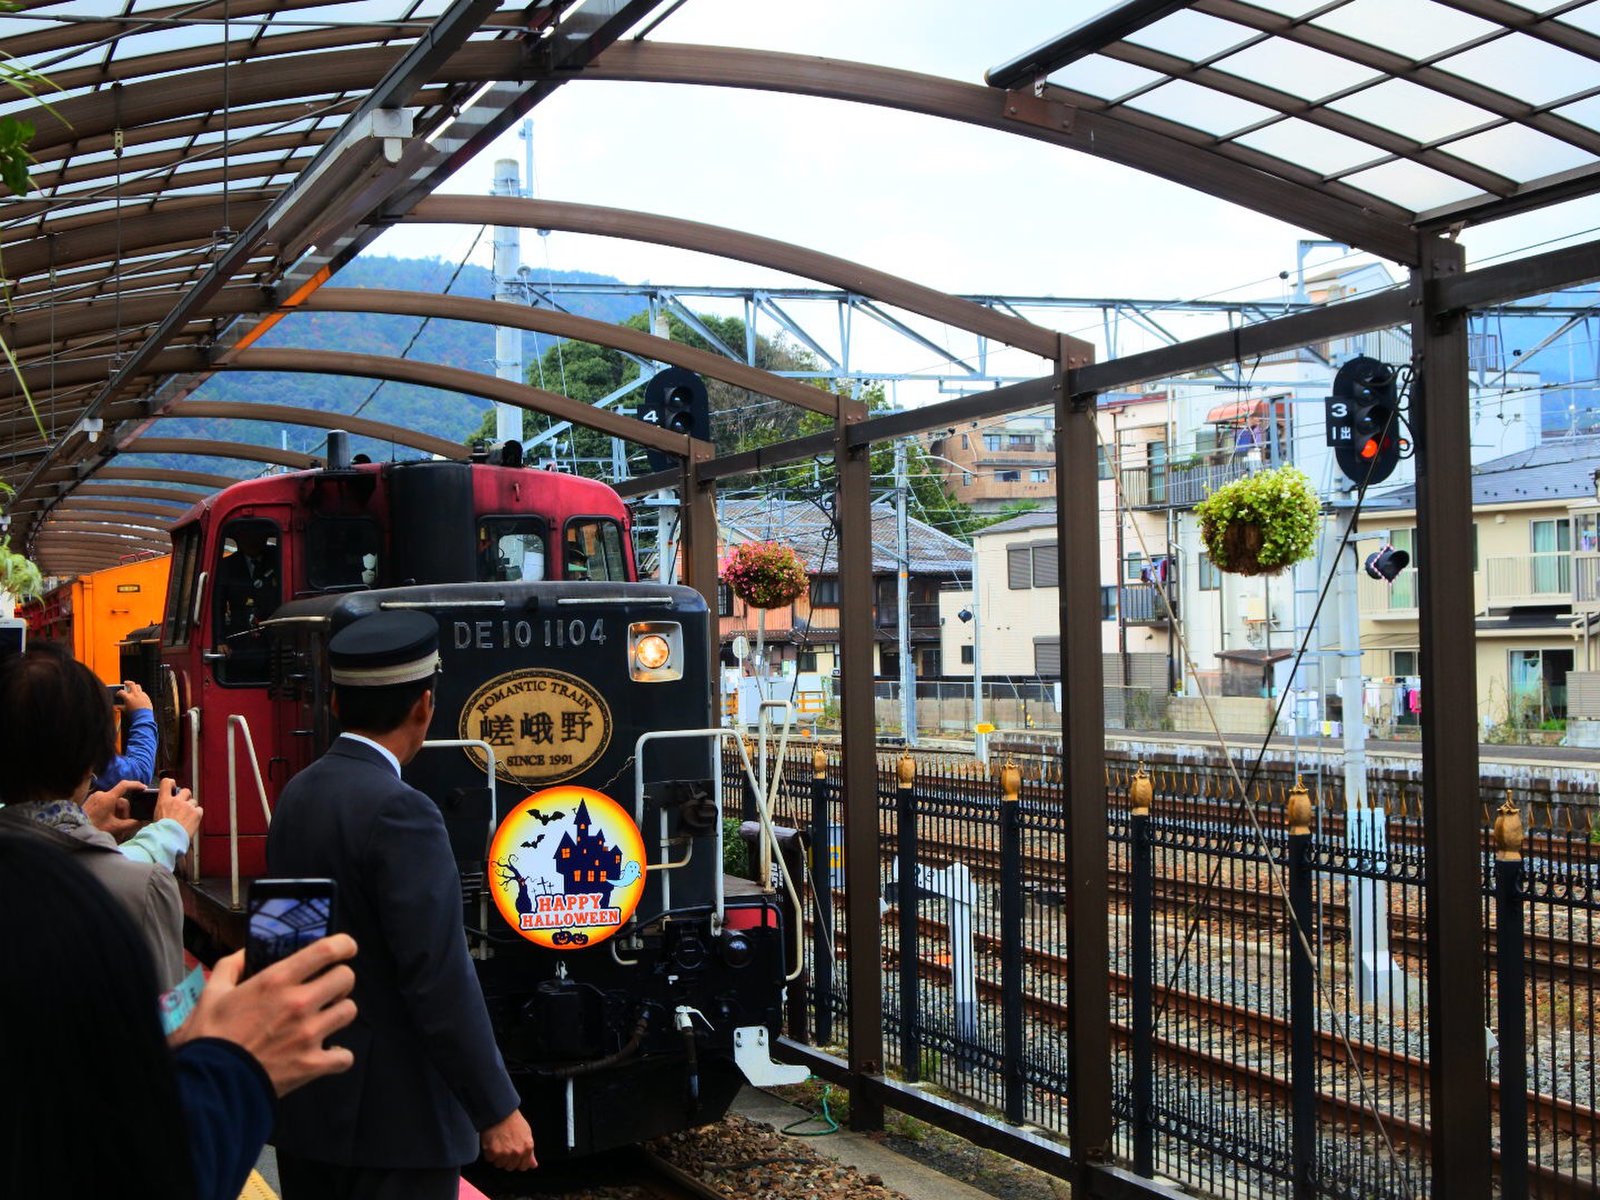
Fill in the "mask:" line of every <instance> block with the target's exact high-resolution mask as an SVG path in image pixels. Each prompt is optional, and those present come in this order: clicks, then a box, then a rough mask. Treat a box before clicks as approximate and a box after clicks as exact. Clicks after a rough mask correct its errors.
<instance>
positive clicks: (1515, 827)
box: [1494, 788, 1522, 862]
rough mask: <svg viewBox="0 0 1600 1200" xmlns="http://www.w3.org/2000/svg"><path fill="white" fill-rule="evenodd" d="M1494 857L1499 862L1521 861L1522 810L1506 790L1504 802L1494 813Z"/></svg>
mask: <svg viewBox="0 0 1600 1200" xmlns="http://www.w3.org/2000/svg"><path fill="white" fill-rule="evenodd" d="M1494 856H1495V857H1496V858H1497V859H1499V860H1500V861H1501V862H1520V861H1522V810H1521V809H1519V808H1518V807H1517V805H1516V802H1515V801H1513V800H1512V799H1511V791H1510V789H1509V788H1508V789H1507V790H1506V802H1505V803H1504V804H1502V805H1501V806H1500V808H1499V810H1498V811H1497V812H1496V813H1495V818H1494Z"/></svg>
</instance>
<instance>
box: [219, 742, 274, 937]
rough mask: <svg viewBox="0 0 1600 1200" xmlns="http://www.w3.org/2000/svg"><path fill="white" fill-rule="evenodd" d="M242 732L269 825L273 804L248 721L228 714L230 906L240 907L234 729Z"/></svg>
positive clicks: (237, 800) (236, 761)
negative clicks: (262, 775)
mask: <svg viewBox="0 0 1600 1200" xmlns="http://www.w3.org/2000/svg"><path fill="white" fill-rule="evenodd" d="M235 730H238V731H239V732H241V733H243V734H244V748H245V749H246V750H248V751H249V752H250V770H251V772H252V773H253V774H254V775H255V777H256V795H257V796H258V797H260V799H261V813H262V816H264V817H265V818H266V824H267V825H268V826H270V825H271V824H272V806H271V805H270V804H268V803H267V785H266V784H265V783H264V782H263V781H262V779H261V763H260V762H259V761H258V760H257V758H256V744H255V739H254V738H252V737H251V736H250V722H249V721H247V720H245V718H244V716H243V714H241V713H229V714H228V872H229V878H230V881H231V885H232V891H231V896H232V900H233V907H234V908H238V907H239V763H238V756H237V753H236V751H235V746H236V745H237V744H238V743H237V742H236V741H235V739H234V731H235Z"/></svg>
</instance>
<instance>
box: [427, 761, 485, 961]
mask: <svg viewBox="0 0 1600 1200" xmlns="http://www.w3.org/2000/svg"><path fill="white" fill-rule="evenodd" d="M471 746H476V747H477V748H478V749H479V750H482V751H483V759H484V771H485V773H486V774H487V775H488V776H489V832H488V836H487V837H486V838H485V839H484V843H483V855H484V858H485V859H487V858H488V857H489V850H490V847H491V846H492V845H493V844H494V835H495V830H497V829H499V828H500V793H499V791H498V790H497V789H496V787H495V773H494V772H495V764H494V747H493V746H491V745H490V744H489V743H488V742H485V741H480V740H479V739H477V738H439V739H437V740H434V739H429V740H428V741H425V742H423V743H422V748H423V749H424V750H448V749H459V750H465V749H467V748H468V747H471ZM484 883H485V886H484V887H483V888H482V889H481V890H480V891H479V892H478V927H479V928H480V929H482V930H484V936H483V945H482V946H480V947H479V948H478V949H477V950H475V951H470V952H469V953H471V954H473V956H474V957H476V958H478V959H479V960H483V959H487V958H488V957H489V955H490V949H489V935H488V929H489V888H488V886H487V885H488V876H487V875H485V877H484Z"/></svg>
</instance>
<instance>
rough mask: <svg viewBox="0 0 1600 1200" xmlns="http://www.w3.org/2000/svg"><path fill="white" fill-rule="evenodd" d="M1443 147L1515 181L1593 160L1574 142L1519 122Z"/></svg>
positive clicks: (1552, 173)
mask: <svg viewBox="0 0 1600 1200" xmlns="http://www.w3.org/2000/svg"><path fill="white" fill-rule="evenodd" d="M1446 149H1447V150H1449V152H1450V153H1451V154H1455V155H1459V156H1460V157H1462V158H1465V159H1468V160H1470V161H1472V162H1475V163H1481V164H1482V165H1483V166H1485V167H1488V168H1489V169H1490V170H1491V171H1494V172H1496V173H1497V174H1500V175H1505V176H1508V177H1509V178H1511V179H1514V180H1516V181H1517V182H1518V183H1528V182H1531V181H1532V180H1535V179H1539V178H1542V177H1543V176H1545V175H1554V174H1556V173H1557V172H1558V171H1569V170H1572V169H1573V168H1576V167H1582V166H1585V165H1587V164H1589V163H1591V162H1593V156H1592V155H1590V154H1587V153H1585V152H1584V151H1582V150H1580V149H1578V148H1577V147H1576V146H1573V145H1571V144H1569V143H1567V142H1562V141H1558V140H1556V139H1555V138H1553V137H1546V136H1545V135H1544V134H1542V133H1538V132H1536V131H1535V130H1532V129H1524V128H1523V127H1522V126H1520V125H1502V126H1500V127H1499V128H1498V129H1491V130H1488V131H1487V132H1485V133H1478V134H1474V135H1473V136H1472V137H1467V138H1462V139H1461V140H1460V141H1456V142H1451V143H1450V144H1449V145H1448V146H1447V147H1446Z"/></svg>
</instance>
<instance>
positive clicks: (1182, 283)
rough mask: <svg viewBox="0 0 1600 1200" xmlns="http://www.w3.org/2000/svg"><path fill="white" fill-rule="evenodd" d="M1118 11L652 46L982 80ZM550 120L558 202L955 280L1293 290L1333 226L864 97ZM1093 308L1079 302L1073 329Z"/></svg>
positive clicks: (541, 164)
mask: <svg viewBox="0 0 1600 1200" xmlns="http://www.w3.org/2000/svg"><path fill="white" fill-rule="evenodd" d="M1386 2H1387V0H1386ZM1404 2H1405V0H1401V3H1404ZM1104 7H1105V4H1104V0H1068V2H1065V3H1062V2H1059V0H1058V2H1056V3H1047V2H1043V0H985V3H983V4H972V3H971V2H970V0H872V2H870V3H867V2H863V0H809V2H808V3H806V4H804V5H798V6H796V5H777V4H768V3H758V2H754V0H688V3H687V4H685V5H684V6H683V7H682V8H681V9H680V10H679V11H678V12H677V13H675V14H674V15H673V16H672V17H670V18H669V19H668V20H667V21H666V22H665V23H664V24H663V25H662V26H661V27H660V28H658V29H657V30H656V31H655V32H653V33H652V34H651V35H650V36H651V39H652V40H656V41H681V42H698V43H716V44H728V45H743V46H749V47H755V48H762V49H773V50H785V51H789V52H793V53H802V54H819V55H825V56H829V57H835V58H843V59H854V60H863V61H873V62H878V63H882V64H885V65H889V66H894V67H901V68H906V69H911V70H918V71H924V72H928V73H932V74H939V75H945V76H949V77H951V78H955V79H959V80H963V81H966V82H970V83H974V84H979V83H982V81H983V73H984V71H985V70H986V69H988V68H990V67H992V66H995V65H997V64H999V63H1001V62H1003V61H1005V60H1007V59H1009V58H1011V57H1014V56H1015V55H1017V54H1020V53H1021V52H1023V51H1025V50H1027V49H1029V48H1030V47H1032V46H1033V45H1036V44H1038V43H1039V42H1041V41H1044V40H1046V39H1047V38H1049V37H1051V36H1053V35H1054V34H1057V33H1059V32H1061V31H1063V30H1064V29H1066V28H1068V27H1070V26H1073V25H1075V24H1077V23H1079V22H1081V21H1082V20H1084V19H1086V18H1087V17H1089V16H1092V15H1094V14H1095V13H1096V12H1098V11H1100V10H1101V9H1102V8H1104ZM533 119H534V167H535V173H536V183H537V188H538V194H539V195H540V196H541V197H543V198H548V199H554V200H568V201H579V202H585V203H594V204H605V205H613V206H617V207H623V208H636V209H641V210H645V211H650V212H657V213H663V214H668V215H672V216H679V217H685V218H690V219H693V220H698V221H705V222H710V223H713V224H719V225H726V226H729V227H731V228H735V229H740V230H745V231H748V232H752V233H758V234H764V235H767V236H771V237H775V238H779V239H782V240H784V241H789V242H795V243H798V244H801V245H806V246H811V247H814V248H817V249H820V250H824V251H827V252H829V253H832V254H837V255H840V256H842V257H845V258H849V259H855V260H858V261H860V262H863V263H865V264H867V265H870V266H873V267H877V268H880V269H883V270H886V271H890V272H893V273H895V274H899V275H903V276H905V277H907V278H910V279H913V280H916V281H917V282H920V283H925V284H929V285H931V286H934V287H938V288H942V289H946V290H949V291H955V292H991V293H994V292H998V293H1022V294H1041V293H1042V294H1052V295H1075V296H1132V297H1162V298H1185V299H1187V298H1195V297H1201V296H1226V297H1229V298H1240V297H1243V296H1250V297H1274V296H1282V295H1284V294H1285V293H1286V288H1287V286H1288V285H1286V284H1284V283H1281V282H1279V281H1278V279H1277V276H1278V274H1279V272H1280V271H1285V270H1288V271H1292V270H1293V269H1294V266H1295V250H1296V245H1295V244H1296V240H1297V239H1298V238H1302V237H1313V236H1315V235H1314V234H1311V233H1308V232H1307V231H1305V230H1300V229H1296V228H1294V227H1292V226H1290V225H1287V224H1283V223H1281V222H1277V221H1273V220H1270V219H1268V218H1266V217H1262V216H1258V215H1256V214H1254V213H1252V212H1248V211H1246V210H1244V209H1241V208H1238V207H1235V206H1233V205H1230V204H1227V203H1224V202H1222V201H1219V200H1215V199H1212V198H1211V197H1209V196H1205V195H1203V194H1201V193H1199V192H1196V191H1191V190H1188V189H1185V188H1181V187H1178V186H1176V185H1174V184H1170V183H1166V182H1164V181H1162V180H1159V179H1156V178H1153V177H1149V176H1143V175H1140V174H1139V173H1137V172H1134V171H1132V170H1128V169H1125V168H1122V167H1118V166H1116V165H1113V164H1109V163H1104V162H1100V161H1097V160H1095V159H1092V158H1090V157H1088V156H1086V155H1081V154H1077V153H1074V152H1072V151H1069V150H1063V149H1060V148H1056V147H1050V146H1046V145H1043V144H1040V143H1038V142H1033V141H1030V140H1027V139H1024V138H1020V137H1016V136H1011V135H1007V134H1004V133H999V132H990V131H987V130H981V129H974V128H971V127H968V126H964V125H960V124H957V123H954V122H946V121H940V120H937V119H934V118H929V117H922V116H916V115H911V114H905V113H899V112H891V111H885V110H880V109H874V108H871V107H869V106H865V105H853V104H846V103H840V102H834V101H827V100H815V99H809V98H804V97H795V96H787V95H782V94H776V93H761V92H753V91H734V90H728V89H716V88H692V87H681V86H673V85H632V84H604V83H572V84H568V85H567V86H565V87H563V88H562V89H560V90H559V91H558V92H556V93H555V94H554V96H552V97H551V98H550V99H548V100H546V101H545V102H544V103H543V104H541V105H540V106H539V107H538V108H537V109H535V110H534V112H533ZM501 157H513V158H516V159H518V160H519V162H520V161H521V160H522V158H523V150H522V141H521V139H520V138H519V137H518V136H517V135H516V134H515V133H511V134H508V135H506V136H505V137H503V138H502V139H501V140H500V142H499V143H497V145H496V147H495V148H494V150H492V151H491V152H489V153H487V154H485V155H483V156H481V157H480V158H479V159H478V160H477V161H475V162H474V163H473V164H471V165H470V166H469V167H467V168H466V169H464V170H463V171H461V172H460V173H459V174H458V175H457V176H456V177H455V179H454V180H453V181H452V182H451V183H450V184H449V185H447V187H446V189H445V190H447V191H454V192H469V193H485V192H487V191H488V190H489V188H490V181H491V175H492V170H493V160H495V159H497V158H501ZM1596 226H1600V201H1595V200H1591V201H1588V202H1584V203H1580V204H1574V205H1567V206H1563V207H1562V208H1560V209H1558V210H1551V211H1549V212H1547V213H1544V214H1538V215H1536V216H1532V217H1526V218H1519V219H1517V220H1516V221H1514V222H1503V223H1501V226H1500V227H1495V228H1490V229H1484V230H1473V231H1468V233H1467V234H1466V236H1465V239H1464V240H1465V242H1466V244H1467V248H1468V254H1469V257H1470V258H1471V259H1473V260H1475V261H1484V260H1488V259H1490V258H1493V257H1496V256H1500V255H1503V254H1506V253H1508V252H1514V251H1516V250H1517V249H1519V248H1521V247H1524V246H1529V245H1532V244H1534V243H1538V242H1542V241H1545V240H1547V239H1550V238H1555V237H1560V236H1562V235H1572V234H1576V233H1579V232H1581V231H1587V230H1592V229H1593V228H1594V227H1596ZM475 232H476V231H475V230H463V229H446V228H415V227H413V228H409V229H401V230H398V231H396V232H394V233H391V234H389V235H386V236H385V237H384V238H383V239H382V240H380V241H379V242H378V243H377V245H376V247H375V251H376V252H378V253H387V254H403V255H418V256H429V255H438V256H440V257H442V258H446V259H450V260H458V259H459V258H460V257H461V256H462V255H463V254H464V253H466V250H467V247H468V246H469V245H470V244H471V242H472V238H473V235H474V233H475ZM1590 236H1592V233H1591V234H1590ZM490 257H491V256H490V251H489V245H488V238H487V237H485V238H484V239H483V240H482V242H480V244H479V246H478V248H477V251H476V252H475V254H474V255H473V259H474V261H477V262H480V263H482V264H484V265H488V264H489V262H490ZM1332 257H1335V255H1334V254H1332V253H1331V252H1323V253H1322V258H1324V259H1327V258H1332ZM523 261H524V262H525V263H527V264H528V265H530V266H531V267H533V268H534V269H537V268H539V267H543V266H545V265H546V264H547V263H548V265H549V266H551V267H554V268H556V269H565V270H591V271H599V272H603V273H606V274H611V275H615V276H617V277H619V278H621V279H624V280H628V281H644V280H649V281H652V282H658V283H677V284H688V283H708V284H709V283H715V284H760V283H766V282H773V281H775V278H776V277H774V276H772V275H771V274H770V273H766V272H762V271H760V270H759V269H757V268H755V267H752V266H749V265H747V264H743V263H734V262H727V261H724V260H719V259H714V258H709V257H706V256H700V255H693V254H688V253H684V252H681V251H675V250H669V249H665V248H661V247H655V246H646V245H638V244H633V243H627V242H621V241H615V240H612V239H605V238H590V237H583V236H579V235H571V234H560V233H557V234H552V235H550V236H549V237H548V238H544V239H539V238H536V237H534V236H532V235H528V236H526V237H525V239H524V247H523ZM1082 319H1083V318H1082V317H1081V316H1074V315H1072V314H1066V315H1063V316H1062V317H1061V318H1060V323H1061V324H1062V325H1063V326H1065V327H1070V326H1071V324H1072V323H1073V322H1074V321H1078V322H1081V321H1082ZM1129 348H1131V347H1124V351H1125V352H1126V350H1127V349H1129Z"/></svg>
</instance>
